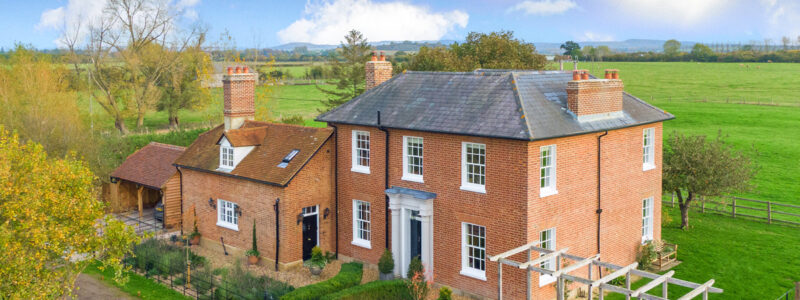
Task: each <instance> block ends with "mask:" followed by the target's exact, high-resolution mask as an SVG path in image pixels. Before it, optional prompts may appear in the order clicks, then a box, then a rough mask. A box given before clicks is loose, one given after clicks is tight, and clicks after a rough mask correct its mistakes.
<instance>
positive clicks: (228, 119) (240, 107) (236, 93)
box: [222, 66, 258, 130]
mask: <svg viewBox="0 0 800 300" xmlns="http://www.w3.org/2000/svg"><path fill="white" fill-rule="evenodd" d="M257 80H258V73H256V72H253V73H250V68H248V67H247V66H236V67H235V68H232V67H228V72H227V74H225V75H223V76H222V90H223V94H224V96H223V97H224V102H225V107H224V110H223V111H224V114H225V130H229V129H237V128H239V127H242V124H244V121H245V120H253V119H254V118H255V116H256V105H255V101H256V81H257Z"/></svg>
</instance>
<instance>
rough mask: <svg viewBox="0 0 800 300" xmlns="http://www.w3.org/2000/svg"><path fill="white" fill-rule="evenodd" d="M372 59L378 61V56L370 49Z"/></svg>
mask: <svg viewBox="0 0 800 300" xmlns="http://www.w3.org/2000/svg"><path fill="white" fill-rule="evenodd" d="M372 61H378V56H376V55H375V51H372Z"/></svg>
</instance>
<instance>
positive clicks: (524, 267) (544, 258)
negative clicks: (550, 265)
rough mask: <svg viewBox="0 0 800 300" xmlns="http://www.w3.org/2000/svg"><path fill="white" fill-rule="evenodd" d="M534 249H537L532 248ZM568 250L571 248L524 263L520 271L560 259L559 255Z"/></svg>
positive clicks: (520, 266)
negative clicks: (550, 260)
mask: <svg viewBox="0 0 800 300" xmlns="http://www.w3.org/2000/svg"><path fill="white" fill-rule="evenodd" d="M532 248H536V247H532ZM567 250H569V248H564V249H561V250H558V251H552V252H550V253H547V254H545V255H542V256H540V257H539V258H537V259H534V260H531V261H528V262H525V263H522V264H521V265H519V268H520V269H527V268H528V267H529V266H532V265H538V264H540V263H542V262H544V261H546V260H549V259H553V258H556V257H558V255H559V254H563V253H564V252H567ZM534 271H535V270H534Z"/></svg>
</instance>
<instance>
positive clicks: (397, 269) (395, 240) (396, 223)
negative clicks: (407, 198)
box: [387, 199, 402, 276]
mask: <svg viewBox="0 0 800 300" xmlns="http://www.w3.org/2000/svg"><path fill="white" fill-rule="evenodd" d="M389 209H390V210H391V211H392V232H391V236H392V256H393V257H392V258H393V259H394V261H395V264H394V271H393V272H394V274H395V275H396V276H397V275H401V274H402V264H401V261H402V258H400V256H401V255H402V251H401V250H400V249H402V248H401V247H402V245H401V242H400V240H401V237H402V235H401V234H400V224H401V221H400V220H402V218H401V216H400V212H401V211H402V208H400V207H399V206H398V205H397V203H396V200H394V199H390V200H389ZM387 234H388V233H387Z"/></svg>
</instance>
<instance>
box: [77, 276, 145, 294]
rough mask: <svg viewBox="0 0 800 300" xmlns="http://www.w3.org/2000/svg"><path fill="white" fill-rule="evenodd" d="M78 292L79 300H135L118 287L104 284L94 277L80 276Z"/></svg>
mask: <svg viewBox="0 0 800 300" xmlns="http://www.w3.org/2000/svg"><path fill="white" fill-rule="evenodd" d="M75 286H76V287H77V288H78V290H77V291H76V292H75V295H76V296H77V298H78V299H124V300H128V299H134V298H131V297H130V296H128V294H126V293H125V292H123V291H121V290H119V289H118V288H116V287H113V286H110V285H108V284H106V283H104V282H102V281H101V280H100V279H98V278H97V277H94V276H92V275H86V274H80V275H78V279H77V280H75Z"/></svg>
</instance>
